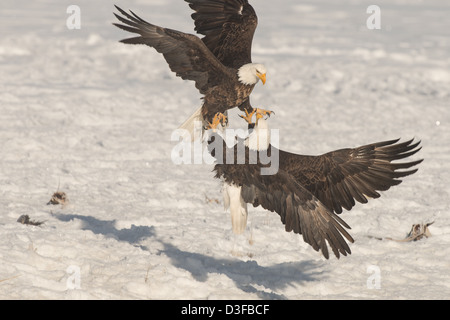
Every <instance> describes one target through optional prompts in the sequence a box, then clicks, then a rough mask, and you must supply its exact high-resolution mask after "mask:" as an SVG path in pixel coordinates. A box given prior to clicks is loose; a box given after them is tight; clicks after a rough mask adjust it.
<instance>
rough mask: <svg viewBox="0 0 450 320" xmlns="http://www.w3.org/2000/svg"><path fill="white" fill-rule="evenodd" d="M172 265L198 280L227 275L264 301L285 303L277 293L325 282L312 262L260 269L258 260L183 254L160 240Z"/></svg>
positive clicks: (317, 267)
mask: <svg viewBox="0 0 450 320" xmlns="http://www.w3.org/2000/svg"><path fill="white" fill-rule="evenodd" d="M160 242H161V243H162V244H163V246H164V249H163V250H161V251H160V253H161V254H164V255H166V256H167V257H169V258H170V259H171V261H172V264H173V265H174V266H175V267H177V268H180V269H184V270H186V271H188V272H190V273H191V275H192V276H193V277H194V279H196V280H197V281H201V282H205V281H207V280H208V275H209V274H224V275H226V276H227V277H228V278H230V279H231V280H232V281H233V282H234V283H235V284H236V287H237V288H239V289H241V290H242V291H244V292H248V293H253V294H256V295H257V296H258V297H259V298H261V299H270V300H285V299H287V298H286V297H285V296H284V295H282V294H278V293H276V291H277V290H280V289H284V288H286V287H288V286H292V287H293V285H294V284H302V283H305V282H310V281H318V280H320V279H323V277H324V275H323V274H322V272H321V271H320V272H318V271H314V270H315V269H319V267H320V263H316V262H312V261H302V262H287V263H280V264H276V265H272V266H260V265H258V263H257V262H256V261H254V260H252V261H241V260H233V259H218V258H214V257H211V256H207V255H203V254H199V253H193V252H187V251H182V250H180V249H178V248H177V247H175V246H173V245H172V244H169V243H165V242H163V241H160Z"/></svg>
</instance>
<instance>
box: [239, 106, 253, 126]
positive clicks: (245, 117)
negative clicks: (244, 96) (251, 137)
mask: <svg viewBox="0 0 450 320" xmlns="http://www.w3.org/2000/svg"><path fill="white" fill-rule="evenodd" d="M255 112H256V109H253V111H252V112H251V113H248V111H247V109H245V116H243V115H239V117H241V118H242V119H244V120H245V121H247V122H248V123H249V124H252V123H253V122H252V118H253V115H254V114H255Z"/></svg>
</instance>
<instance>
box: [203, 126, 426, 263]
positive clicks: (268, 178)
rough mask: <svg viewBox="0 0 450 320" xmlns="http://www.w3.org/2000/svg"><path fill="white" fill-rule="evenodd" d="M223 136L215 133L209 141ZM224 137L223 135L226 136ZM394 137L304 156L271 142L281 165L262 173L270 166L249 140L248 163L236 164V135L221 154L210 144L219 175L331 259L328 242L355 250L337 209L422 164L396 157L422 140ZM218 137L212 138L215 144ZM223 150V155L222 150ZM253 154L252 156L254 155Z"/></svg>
mask: <svg viewBox="0 0 450 320" xmlns="http://www.w3.org/2000/svg"><path fill="white" fill-rule="evenodd" d="M215 139H218V140H219V141H221V139H222V138H221V137H220V136H218V135H217V134H216V135H214V138H212V139H211V140H210V142H209V146H211V145H212V143H211V141H215ZM222 141H223V140H222ZM397 142H398V140H391V141H385V142H379V143H373V144H369V145H365V146H361V147H357V148H351V149H350V148H347V149H341V150H336V151H332V152H329V153H326V154H323V155H320V156H304V155H298V154H293V153H290V152H286V151H283V150H279V149H276V148H275V147H273V146H272V145H269V147H268V149H267V150H265V151H264V152H267V155H268V156H273V155H274V154H278V157H279V169H278V171H277V173H276V174H273V175H261V169H262V168H264V167H266V166H268V165H267V164H262V163H261V162H259V161H258V163H256V164H250V162H249V159H256V158H255V156H254V155H252V153H255V152H256V153H259V152H260V151H253V150H250V149H249V148H248V147H246V146H245V164H237V161H238V158H237V154H238V152H239V151H238V150H239V149H242V148H243V147H244V146H242V144H244V141H238V143H236V144H235V145H234V146H233V147H227V146H226V145H225V144H223V151H222V152H221V153H220V154H218V153H217V152H216V151H215V150H214V149H212V148H210V152H211V154H212V155H213V156H214V157H216V159H217V164H216V165H215V166H214V171H215V173H216V175H215V176H216V178H219V179H223V180H224V182H225V183H227V184H231V185H236V186H239V187H241V196H242V199H243V201H245V202H246V203H250V204H252V205H253V206H255V207H256V206H259V205H261V206H262V207H263V208H264V209H267V210H269V211H272V212H273V211H275V212H276V213H278V214H279V215H280V218H281V221H282V223H283V224H285V229H286V231H293V232H294V233H298V234H302V236H303V240H304V241H305V242H306V243H308V244H310V245H311V246H312V247H313V248H314V249H315V250H316V251H319V250H321V251H322V254H323V255H324V256H325V257H326V258H327V259H328V257H329V254H328V249H327V244H326V243H327V242H328V245H329V246H330V247H331V249H332V250H333V252H334V254H335V256H336V257H338V258H339V256H340V254H343V255H347V254H348V253H351V251H350V248H349V246H348V244H347V243H346V241H345V239H347V240H348V241H350V242H353V238H352V237H351V236H350V234H349V233H348V232H347V231H346V230H345V228H348V229H350V227H349V226H348V225H347V224H346V223H345V222H344V221H343V220H342V219H341V218H340V217H339V216H338V215H337V214H339V213H341V212H342V208H345V209H346V210H350V209H351V208H352V207H353V206H354V205H355V200H356V201H358V202H361V203H366V202H367V197H371V198H378V197H379V196H380V194H379V193H378V192H377V191H385V190H387V189H389V188H390V187H391V186H394V185H398V184H399V183H401V180H399V179H398V178H401V177H405V176H407V175H411V174H413V173H415V172H416V171H417V169H412V170H401V169H408V168H411V167H413V166H415V165H418V164H419V163H420V162H422V160H417V161H411V162H402V163H393V162H392V161H394V160H400V159H404V158H407V157H409V156H412V155H414V154H415V153H417V152H418V151H419V150H420V149H421V148H420V147H418V146H419V143H420V142H417V143H413V141H412V140H410V141H406V142H402V143H397ZM217 145H220V142H218V143H214V146H217ZM227 152H228V154H231V155H234V157H235V158H234V160H235V162H234V163H233V162H230V160H229V159H230V157H229V158H228V161H226V160H227V159H226V154H227ZM221 154H222V155H223V156H221ZM250 156H253V158H250Z"/></svg>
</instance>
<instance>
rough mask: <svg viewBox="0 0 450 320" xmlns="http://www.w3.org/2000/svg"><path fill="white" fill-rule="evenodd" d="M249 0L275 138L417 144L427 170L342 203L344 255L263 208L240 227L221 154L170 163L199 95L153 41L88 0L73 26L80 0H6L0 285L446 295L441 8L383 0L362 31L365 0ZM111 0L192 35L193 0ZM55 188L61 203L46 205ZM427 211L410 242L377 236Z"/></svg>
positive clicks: (103, 293)
mask: <svg viewBox="0 0 450 320" xmlns="http://www.w3.org/2000/svg"><path fill="white" fill-rule="evenodd" d="M251 3H252V5H253V6H254V8H255V10H256V11H257V13H258V16H259V26H258V29H257V33H256V35H255V40H254V48H253V57H254V59H253V60H254V61H255V62H262V63H264V64H265V65H266V66H267V68H268V74H267V79H268V81H267V83H266V85H265V86H262V85H261V83H259V84H258V85H257V87H256V88H255V90H254V93H253V95H252V104H253V105H254V106H257V107H261V108H265V109H271V110H274V111H275V116H272V117H271V119H270V126H271V128H279V129H280V141H279V145H280V146H281V147H282V148H284V149H287V150H289V151H293V152H298V153H303V154H320V153H324V152H327V151H331V150H334V149H338V148H343V147H355V146H358V145H363V144H366V143H371V142H376V141H381V140H388V139H394V138H402V139H403V140H406V139H410V138H413V137H415V138H416V139H418V140H421V141H422V145H423V149H422V150H421V151H420V152H419V153H418V154H417V155H415V156H414V157H413V158H414V159H419V158H424V159H425V161H424V162H423V163H421V164H420V166H419V171H418V172H417V173H416V174H414V175H412V176H409V177H406V178H405V179H404V182H403V183H402V184H401V185H399V186H397V187H394V188H392V189H391V190H388V191H387V192H384V193H383V194H382V197H381V198H380V199H376V200H372V201H370V202H369V203H368V204H366V205H360V204H359V205H357V206H356V207H355V208H353V210H351V211H349V212H344V213H343V214H342V215H341V217H342V218H343V219H344V220H345V221H346V222H347V223H348V224H349V225H350V226H351V227H352V229H351V230H350V233H351V234H352V236H353V237H354V238H355V243H353V244H351V245H350V247H351V250H352V254H351V255H350V256H347V257H341V259H339V260H338V259H335V258H334V257H330V259H329V260H326V259H324V258H323V257H322V256H321V254H320V253H317V252H316V251H314V250H313V249H312V248H311V247H310V246H308V245H307V244H305V243H304V242H303V241H302V240H301V237H300V236H298V235H295V234H292V233H286V232H285V231H284V227H283V225H282V224H281V222H280V219H279V216H278V215H276V214H274V213H270V212H267V211H265V210H263V209H262V208H249V227H248V229H247V230H246V232H245V233H244V234H243V235H241V236H235V235H233V234H232V232H231V222H230V217H229V214H228V213H224V209H223V202H222V195H221V189H220V182H219V181H218V180H215V179H213V173H212V172H211V170H212V166H211V165H209V164H192V165H185V164H183V165H175V164H174V163H173V162H172V160H171V151H172V149H173V148H174V147H175V145H176V143H177V142H176V141H171V139H170V137H171V135H172V132H173V130H175V129H176V128H177V126H178V125H180V124H181V123H182V122H183V121H184V120H185V119H186V118H187V117H188V116H189V115H190V114H191V113H192V112H193V111H194V110H195V109H196V108H197V107H198V106H199V104H200V103H201V101H200V94H199V93H198V92H197V90H196V89H195V87H194V84H193V83H189V82H184V81H182V80H181V79H179V78H177V77H175V75H173V74H172V73H171V72H170V70H169V68H168V66H167V64H166V63H165V61H164V59H163V58H162V57H161V56H160V55H159V54H158V53H156V52H155V51H154V50H152V49H150V48H147V47H144V46H137V47H134V46H130V45H124V44H121V43H118V40H120V39H123V38H125V37H128V36H129V34H127V33H125V32H123V31H121V30H119V29H117V28H115V27H113V26H112V25H111V23H112V22H114V17H113V14H112V12H113V11H114V7H113V5H112V3H111V2H110V1H95V2H94V1H86V0H79V1H77V5H78V6H79V7H80V9H81V25H80V26H81V29H73V30H70V29H68V28H67V26H66V20H67V19H68V17H69V16H70V14H68V13H67V12H66V10H67V7H68V6H69V4H68V3H64V2H61V1H56V0H40V1H33V2H30V1H25V0H14V1H13V0H2V5H1V10H0V21H1V28H0V88H1V89H0V109H1V112H0V146H1V157H0V185H1V188H0V237H1V239H2V241H1V242H0V262H1V263H0V298H2V299H448V298H449V297H450V258H449V255H450V213H449V209H450V205H449V204H450V203H449V199H450V186H449V185H450V184H449V182H450V111H449V107H450V103H449V101H450V56H449V52H450V33H449V30H450V22H449V20H448V12H449V9H450V5H449V3H448V1H444V0H431V1H426V2H425V1H420V0H408V1H404V0H391V1H384V0H380V1H378V2H377V5H378V6H379V7H380V8H381V29H380V30H369V29H368V28H367V27H366V20H367V19H368V17H369V14H367V13H366V9H367V7H368V6H369V5H371V4H372V3H371V2H369V1H363V0H361V1H356V0H345V1H340V2H339V4H337V3H335V2H333V1H330V0H321V1H302V2H301V3H299V1H298V0H283V1H280V3H279V5H277V6H273V3H272V2H270V1H256V0H253V1H251ZM117 4H118V5H119V6H121V7H123V8H124V9H132V10H133V11H134V12H136V13H138V14H139V15H141V16H142V17H143V18H144V19H147V20H150V21H151V22H153V23H155V24H159V25H162V26H166V27H170V28H173V29H178V30H184V31H187V32H191V33H192V32H194V31H193V22H192V21H191V18H190V14H191V12H190V9H189V7H188V5H187V4H186V3H185V2H184V1H181V0H164V1H142V0H128V1H120V2H118V3H117ZM231 122H232V125H233V123H234V124H235V125H236V126H239V125H241V122H239V119H238V117H237V112H235V111H233V112H232V113H231ZM58 190H59V191H64V192H65V193H66V194H67V197H68V198H69V203H68V204H67V205H66V206H47V205H46V203H47V202H48V201H49V200H50V198H51V196H52V194H53V193H54V192H56V191H58ZM21 215H29V216H30V218H31V219H32V220H38V221H45V223H44V224H43V225H41V226H28V225H23V224H20V223H18V222H17V219H18V218H19V217H20V216H21ZM431 221H435V223H434V224H433V225H431V226H430V231H431V233H432V236H431V237H430V238H426V239H422V240H420V241H417V242H406V243H399V242H394V241H387V240H384V241H379V240H376V239H374V238H370V236H377V237H392V238H403V237H404V236H405V235H406V234H407V233H408V232H409V230H410V228H411V225H412V224H414V223H422V222H431Z"/></svg>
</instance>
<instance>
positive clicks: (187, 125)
mask: <svg viewBox="0 0 450 320" xmlns="http://www.w3.org/2000/svg"><path fill="white" fill-rule="evenodd" d="M199 122H201V123H203V117H202V106H200V107H199V108H198V109H197V110H195V112H194V113H193V114H192V115H191V116H190V117H189V118H188V119H187V120H186V121H185V122H184V123H183V124H182V125H181V126H179V128H178V129H183V130H186V131H187V132H188V133H189V135H190V137H191V141H194V140H196V139H197V138H201V132H202V131H203V130H199V131H200V132H198V130H195V125H196V123H199Z"/></svg>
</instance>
